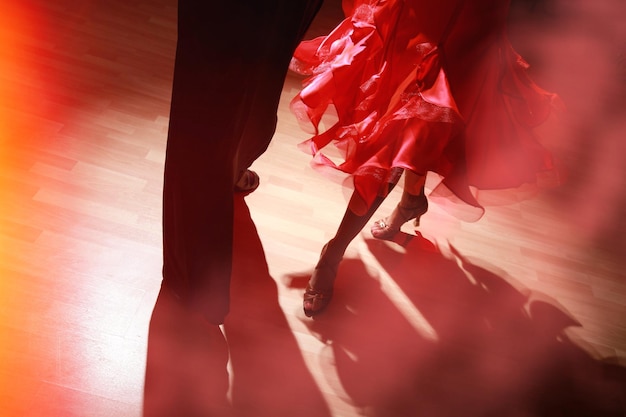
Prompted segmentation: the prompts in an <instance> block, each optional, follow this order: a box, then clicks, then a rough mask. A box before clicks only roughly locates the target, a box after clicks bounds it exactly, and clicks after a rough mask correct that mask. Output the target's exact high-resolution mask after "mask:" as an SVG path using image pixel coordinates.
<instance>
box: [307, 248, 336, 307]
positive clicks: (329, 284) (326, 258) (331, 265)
mask: <svg viewBox="0 0 626 417" xmlns="http://www.w3.org/2000/svg"><path fill="white" fill-rule="evenodd" d="M339 262H341V257H336V256H332V257H331V256H330V254H329V251H328V243H327V244H326V246H324V249H322V254H321V255H320V260H319V261H318V262H317V265H316V266H315V270H313V275H311V279H310V280H309V283H308V284H307V286H306V290H305V291H304V298H303V302H302V307H303V308H304V315H305V316H307V317H313V316H315V315H317V314H319V313H321V312H322V311H324V310H325V309H326V307H328V304H329V303H330V300H331V299H332V297H333V285H334V283H335V278H336V276H337V268H338V267H339Z"/></svg>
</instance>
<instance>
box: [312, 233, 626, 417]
mask: <svg viewBox="0 0 626 417" xmlns="http://www.w3.org/2000/svg"><path fill="white" fill-rule="evenodd" d="M367 243H368V246H369V248H370V250H371V252H372V253H373V254H374V255H375V256H376V258H377V259H378V260H379V262H380V264H381V265H382V267H383V268H384V269H385V270H386V272H387V273H388V274H389V275H390V276H391V278H392V280H393V281H394V282H395V284H397V285H398V288H396V289H395V290H394V291H395V293H400V294H401V295H402V297H396V299H395V300H394V301H393V302H392V300H391V299H390V298H388V297H387V295H385V292H383V291H381V286H380V284H379V281H378V280H377V279H376V278H377V277H375V276H372V275H370V273H368V272H367V271H366V270H365V269H364V268H363V265H362V264H360V265H358V264H359V263H358V261H355V260H346V262H344V264H346V265H342V267H341V268H340V270H339V275H338V280H337V291H336V296H335V299H334V300H333V305H332V306H331V307H332V308H329V310H328V311H327V312H325V313H324V315H323V316H320V318H319V319H316V320H314V321H308V323H309V326H310V329H311V331H312V332H313V333H315V334H318V335H319V337H320V338H321V339H322V340H325V341H327V342H328V344H329V348H330V349H332V351H333V352H332V353H333V355H332V356H333V357H334V363H328V364H327V366H328V367H331V366H334V367H335V370H336V372H337V374H338V376H339V381H337V384H340V385H338V387H340V388H341V389H342V390H343V391H344V392H346V393H347V394H348V396H349V397H350V398H349V400H350V401H352V402H353V403H354V404H355V405H357V406H359V407H361V408H362V409H363V410H364V411H363V414H365V415H368V416H377V417H378V416H380V417H383V416H394V417H402V416H413V417H415V416H420V417H421V416H424V417H456V416H461V415H463V416H507V417H508V416H515V417H518V416H519V417H522V416H523V417H531V416H533V417H553V416H576V417H578V416H589V417H591V416H594V417H608V416H621V417H623V416H624V415H625V414H624V413H625V411H626V407H625V403H624V400H625V398H626V397H625V393H624V387H626V372H625V370H624V368H622V367H620V366H617V365H612V364H611V363H609V362H607V361H598V360H596V359H594V358H593V357H592V356H591V355H590V354H589V353H587V352H586V351H584V350H583V349H581V348H580V347H579V346H577V345H576V344H574V343H573V342H571V341H570V339H569V338H568V337H567V334H566V332H564V330H565V329H566V328H568V327H570V326H579V324H578V323H577V321H576V320H575V319H574V318H572V317H570V315H569V314H567V313H566V312H565V311H564V309H563V308H561V307H560V306H559V305H558V303H556V302H555V301H553V300H550V299H549V298H548V297H546V296H544V295H541V294H537V293H533V292H531V291H529V290H527V289H524V288H519V287H516V286H514V285H512V282H513V280H512V279H511V278H510V277H507V276H506V274H503V273H494V272H493V268H491V267H490V268H489V269H487V268H484V267H480V266H478V265H476V264H475V263H472V262H470V261H469V260H467V259H465V258H464V257H463V256H462V255H461V254H460V253H458V251H456V250H455V249H454V248H451V250H450V253H449V254H447V255H446V256H444V255H443V254H442V251H440V250H439V249H438V248H437V247H435V246H434V245H433V244H432V243H431V242H429V241H428V240H426V239H424V238H422V237H419V236H418V237H416V238H414V239H412V240H410V241H408V244H407V245H406V247H405V248H404V249H405V253H399V252H398V251H396V250H393V249H391V248H390V246H389V244H386V243H382V242H379V241H375V240H368V241H367ZM412 308H415V309H416V310H412ZM401 312H404V313H402V314H401ZM418 319H419V320H418ZM420 320H423V321H425V322H426V323H427V324H428V325H429V326H430V327H431V331H432V334H431V333H430V332H429V331H428V330H427V329H426V328H427V326H420V323H421V321H420Z"/></svg>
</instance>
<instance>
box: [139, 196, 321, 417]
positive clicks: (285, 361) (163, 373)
mask: <svg viewBox="0 0 626 417" xmlns="http://www.w3.org/2000/svg"><path fill="white" fill-rule="evenodd" d="M233 258H234V261H233V275H232V281H231V311H230V313H229V315H228V317H227V319H226V321H225V323H224V325H223V327H222V328H220V327H218V326H213V325H210V324H208V323H207V322H206V321H205V320H203V319H202V318H201V317H200V316H198V315H197V314H195V313H192V312H189V311H188V310H186V309H184V308H182V307H181V306H180V305H179V304H178V303H177V302H176V301H175V300H174V299H173V298H172V297H171V296H169V293H168V292H167V291H166V290H162V291H161V293H160V294H159V298H158V300H157V302H156V305H155V308H154V312H153V315H152V320H151V322H150V330H149V339H148V359H147V367H146V386H145V393H144V416H145V417H165V416H167V417H173V416H183V417H195V416H211V417H231V416H240V417H251V416H255V417H265V416H267V417H283V416H284V417H292V416H304V417H325V416H329V415H330V412H329V410H328V407H327V405H326V403H325V401H324V398H323V396H322V394H321V393H320V391H319V389H318V387H317V385H316V384H315V382H314V380H313V378H312V376H311V375H310V373H309V371H308V369H307V367H306V365H305V362H304V359H303V357H302V354H301V352H300V349H299V347H298V345H297V343H296V340H295V338H294V335H293V333H292V332H291V329H290V328H289V326H288V323H287V321H286V318H285V316H284V314H283V312H282V310H281V308H280V306H279V304H278V292H277V287H276V283H275V281H274V280H273V279H272V277H271V276H270V274H269V271H268V267H267V262H266V259H265V254H264V251H263V247H262V245H261V241H260V240H259V236H258V233H257V230H256V227H255V226H254V223H253V221H252V219H251V218H250V212H249V210H248V207H247V205H246V204H245V202H244V201H243V199H242V198H241V199H237V201H236V207H235V243H234V257H233ZM222 329H223V332H222ZM229 358H230V364H229V363H228V361H229ZM229 366H230V368H229ZM229 371H230V372H229Z"/></svg>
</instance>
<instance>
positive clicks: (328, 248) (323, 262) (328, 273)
mask: <svg viewBox="0 0 626 417" xmlns="http://www.w3.org/2000/svg"><path fill="white" fill-rule="evenodd" d="M394 186H395V184H390V187H389V190H390V191H391V189H393V187H394ZM357 199H360V197H359V196H358V194H357V193H356V192H354V193H352V197H351V199H350V203H349V204H348V208H347V209H346V211H345V213H344V216H343V219H342V220H341V223H340V224H339V227H338V228H337V232H336V234H335V237H333V238H332V239H331V240H330V241H328V243H326V245H325V246H324V249H322V253H321V255H320V259H319V261H318V262H317V265H316V266H315V270H314V271H313V275H312V276H311V279H310V280H309V284H308V286H307V289H306V291H305V294H304V303H303V306H304V313H305V314H306V315H307V316H308V317H311V316H314V315H316V314H318V313H320V312H321V311H322V310H324V309H325V308H326V307H327V306H328V303H329V302H330V298H331V297H332V294H333V285H334V282H335V277H336V276H337V267H338V266H339V263H340V262H341V260H342V259H343V255H344V253H345V251H346V249H347V248H348V245H349V244H350V242H352V241H353V240H354V238H355V237H356V236H357V235H358V234H359V232H360V231H361V230H362V229H363V227H364V226H365V225H366V224H367V222H368V221H369V220H370V219H371V218H372V216H373V215H374V213H375V212H376V210H377V209H378V207H380V205H381V204H382V202H383V201H384V200H385V197H382V196H379V197H376V199H375V200H374V201H373V202H372V204H371V206H370V207H369V208H368V210H367V211H366V212H365V214H363V215H357V214H355V212H354V211H353V210H352V209H351V208H350V207H351V206H353V203H355V202H356V201H357Z"/></svg>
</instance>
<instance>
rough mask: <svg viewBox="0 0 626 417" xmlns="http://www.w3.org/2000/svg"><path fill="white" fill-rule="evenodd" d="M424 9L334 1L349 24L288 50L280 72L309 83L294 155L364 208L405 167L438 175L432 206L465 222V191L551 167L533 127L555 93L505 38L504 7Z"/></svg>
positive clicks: (468, 213) (396, 0) (473, 4)
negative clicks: (331, 172)
mask: <svg viewBox="0 0 626 417" xmlns="http://www.w3.org/2000/svg"><path fill="white" fill-rule="evenodd" d="M431 3H434V2H425V1H424V0H378V1H374V0H356V1H345V2H344V5H343V6H344V11H346V13H347V14H348V17H347V18H346V19H345V20H344V21H343V22H341V23H340V24H339V25H338V26H337V27H336V28H335V29H334V30H333V31H332V32H331V33H330V34H329V35H328V36H325V37H320V38H316V39H313V40H310V41H305V42H302V43H301V44H300V46H299V47H298V49H297V50H296V53H295V55H294V59H293V61H292V65H291V69H292V70H294V71H296V72H298V73H300V74H304V75H308V77H307V78H306V79H305V80H304V83H303V89H302V91H301V92H300V93H299V94H298V95H297V96H296V97H295V98H294V100H293V101H292V103H291V108H292V110H293V112H294V114H295V115H296V117H297V118H298V119H299V120H300V121H302V122H308V123H310V124H311V126H312V127H313V132H314V134H313V136H312V137H311V138H310V139H309V140H307V141H306V142H304V143H303V144H301V147H302V148H304V149H305V150H307V151H309V152H310V153H311V154H312V155H314V159H313V162H314V164H315V165H316V166H319V167H332V168H334V169H337V170H340V171H342V172H345V173H347V174H350V175H351V176H352V179H353V182H354V188H355V190H356V192H357V194H358V196H360V197H361V199H362V203H363V204H362V207H363V208H365V207H368V206H369V204H370V203H371V202H372V201H373V199H374V198H375V197H376V196H377V195H385V193H386V192H387V190H388V188H389V183H395V182H397V180H398V178H399V176H400V175H401V173H402V170H404V169H409V170H411V171H413V172H415V173H417V174H427V173H434V174H437V175H438V177H439V179H440V182H439V185H438V186H436V187H434V188H433V190H432V191H431V193H430V197H431V199H434V200H435V201H437V202H440V203H442V204H444V205H445V206H446V208H450V207H457V208H458V207H463V208H464V210H461V211H458V210H456V211H454V212H455V214H457V215H460V216H461V217H462V218H463V219H464V220H476V219H478V218H479V217H480V216H481V215H482V212H483V209H482V207H481V205H480V204H479V203H478V201H477V200H476V198H475V192H472V191H475V190H477V189H502V188H511V187H518V186H520V185H522V184H526V183H534V182H535V181H536V177H537V174H538V173H540V172H542V171H547V170H550V169H552V168H553V166H552V160H551V156H550V153H549V152H548V151H547V150H546V149H545V148H544V147H543V146H541V145H540V143H539V141H538V140H537V138H536V137H535V135H534V133H533V128H534V127H536V126H538V125H539V124H541V123H542V122H544V121H545V120H546V119H547V118H548V116H549V114H550V112H551V109H552V106H553V103H554V101H555V96H554V95H553V94H551V93H548V92H546V91H544V90H542V89H540V88H539V87H538V86H536V85H535V84H534V83H533V82H532V80H531V79H530V78H529V77H528V76H527V74H526V70H527V68H528V65H527V64H526V63H525V62H524V60H523V59H522V58H521V57H520V56H519V55H518V54H517V53H516V52H515V51H514V49H513V48H512V46H511V45H510V43H509V42H508V39H507V37H506V35H505V26H504V25H505V21H506V14H507V11H508V4H507V3H508V2H506V1H505V2H502V1H496V0H472V1H465V2H463V1H461V2H457V1H450V0H446V1H441V2H437V4H436V5H435V4H431ZM329 115H332V117H333V118H334V119H333V121H334V123H332V124H331V125H330V126H326V119H328V116H329ZM331 146H333V147H334V148H336V149H337V150H338V155H339V157H338V158H333V157H329V156H328V152H327V151H329V150H330V148H331ZM331 153H332V152H331ZM449 203H461V204H449Z"/></svg>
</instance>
